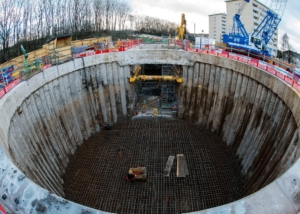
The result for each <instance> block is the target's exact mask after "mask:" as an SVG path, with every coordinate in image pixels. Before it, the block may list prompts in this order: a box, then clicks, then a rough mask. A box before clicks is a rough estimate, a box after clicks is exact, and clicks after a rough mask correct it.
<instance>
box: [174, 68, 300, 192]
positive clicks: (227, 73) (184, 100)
mask: <svg viewBox="0 0 300 214" xmlns="http://www.w3.org/2000/svg"><path fill="white" fill-rule="evenodd" d="M245 67H247V66H246V65H245ZM256 72H259V71H256ZM178 98H179V112H178V114H179V118H181V119H183V120H189V121H191V122H195V123H199V124H201V125H204V126H206V127H207V128H208V129H210V130H211V131H212V132H215V133H217V134H220V135H221V136H222V137H223V139H224V141H225V142H227V144H228V145H229V146H230V147H231V148H232V149H233V152H234V153H235V154H236V157H237V158H238V160H239V162H240V165H241V172H242V174H243V175H244V180H245V194H251V193H253V192H255V191H257V190H258V189H260V188H261V187H263V186H265V185H266V184H268V183H270V182H271V181H273V180H274V179H275V178H276V177H278V176H279V175H281V173H282V172H284V171H286V169H288V168H289V167H290V166H291V162H293V161H295V158H296V157H295V156H294V159H291V157H290V156H288V155H286V154H290V153H293V151H294V149H295V147H296V146H294V147H293V146H290V145H295V144H297V140H298V139H297V136H298V135H297V125H296V122H295V119H294V117H293V115H292V113H291V111H290V110H289V108H288V106H287V105H286V104H285V103H284V102H283V101H282V100H281V99H280V98H279V97H278V96H277V95H276V94H275V93H274V92H272V91H271V90H269V89H268V88H267V87H265V86H263V85H262V84H261V83H259V82H257V81H255V80H253V79H252V78H249V77H248V76H246V75H243V74H241V73H238V72H235V71H233V70H230V69H227V68H222V67H219V66H216V65H210V64H206V63H196V64H195V65H193V66H184V68H183V84H181V85H180V87H179V91H178Z"/></svg>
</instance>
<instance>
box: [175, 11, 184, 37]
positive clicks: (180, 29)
mask: <svg viewBox="0 0 300 214" xmlns="http://www.w3.org/2000/svg"><path fill="white" fill-rule="evenodd" d="M176 33H177V36H176V39H184V37H185V34H186V20H185V14H184V13H183V14H181V24H180V26H179V27H177V28H176Z"/></svg>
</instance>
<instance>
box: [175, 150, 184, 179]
mask: <svg viewBox="0 0 300 214" xmlns="http://www.w3.org/2000/svg"><path fill="white" fill-rule="evenodd" d="M176 176H177V177H178V178H185V169H184V155H183V154H178V155H177V172H176Z"/></svg>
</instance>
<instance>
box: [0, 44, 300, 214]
mask: <svg viewBox="0 0 300 214" xmlns="http://www.w3.org/2000/svg"><path fill="white" fill-rule="evenodd" d="M143 47H144V48H145V46H141V48H143ZM138 64H176V65H181V66H182V68H183V84H181V85H180V86H179V88H178V101H179V117H180V118H181V119H184V120H188V121H191V122H194V123H198V124H202V125H205V126H206V127H207V128H208V129H210V130H211V131H212V132H215V133H217V134H219V135H221V136H222V137H223V139H224V141H225V142H227V144H228V145H229V146H230V147H231V148H232V149H233V151H234V152H235V154H236V157H237V158H238V160H239V162H240V165H241V172H242V173H243V175H244V178H245V193H246V194H251V193H253V192H255V191H257V190H259V189H260V188H261V187H264V186H266V185H267V184H269V183H270V182H271V181H273V180H274V179H275V178H278V177H279V176H280V175H282V174H283V173H284V174H283V175H282V176H281V177H279V178H278V179H276V180H275V181H274V182H272V183H271V184H270V185H268V186H266V187H265V188H263V189H262V190H260V191H258V192H256V193H254V194H252V195H249V196H248V197H246V198H243V199H241V200H239V201H236V202H233V203H231V204H228V205H224V206H221V207H218V208H213V209H210V210H207V211H201V212H200V213H215V212H218V211H220V210H222V211H225V212H227V213H281V212H284V213H293V212H295V211H296V210H297V209H299V208H300V207H298V206H299V205H298V204H299V203H298V202H299V200H298V198H299V197H298V196H299V194H300V193H299V192H300V191H299V189H300V175H299V173H297V172H296V170H297V166H299V164H300V163H299V161H298V157H299V149H298V147H299V139H298V126H299V123H300V118H299V117H300V116H299V115H300V114H299V108H298V106H299V101H300V100H299V93H298V92H296V91H295V90H293V89H292V88H291V87H290V86H288V85H286V84H285V83H284V82H282V81H280V80H279V79H277V78H276V77H274V76H272V75H270V74H268V73H265V72H263V71H260V70H258V69H257V68H254V67H251V66H249V65H247V64H243V63H240V62H236V61H232V60H230V59H224V58H220V57H216V56H210V55H202V54H197V53H188V52H184V51H174V50H147V49H146V50H143V49H140V50H132V51H127V52H124V53H111V54H103V55H95V56H90V57H86V58H83V59H75V60H74V61H72V62H68V63H65V64H63V65H59V66H56V67H53V68H50V69H48V70H46V71H44V72H43V73H40V74H37V75H35V76H34V77H32V78H31V79H29V80H28V81H26V82H22V83H21V84H19V85H18V86H16V87H15V88H14V90H12V91H11V92H9V93H8V94H6V95H5V96H4V97H3V98H2V99H1V100H0V111H1V112H2V113H3V118H2V120H1V123H0V137H1V144H2V149H3V151H4V152H5V154H6V156H5V155H4V154H2V155H1V160H0V164H1V167H2V168H5V169H8V168H9V169H10V170H7V171H5V172H4V173H2V174H1V175H0V176H1V180H2V189H1V190H0V193H1V194H3V193H5V194H7V195H8V196H9V197H8V199H7V200H6V201H4V202H3V203H4V204H5V205H6V206H7V207H9V209H11V210H14V211H15V210H16V209H22V210H24V213H29V212H32V213H37V212H40V211H41V210H44V211H45V212H49V213H51V212H53V209H54V208H53V207H54V205H53V203H54V202H55V203H56V204H58V205H57V206H58V207H60V210H61V211H62V210H66V209H67V210H69V211H70V210H73V211H74V210H76V212H75V211H74V212H75V213H80V212H79V211H78V210H81V212H82V210H89V211H90V212H92V213H102V212H100V211H95V210H92V209H89V208H84V207H83V206H81V205H77V204H75V203H73V202H68V201H65V200H64V199H62V198H60V197H58V196H55V195H53V194H50V193H49V192H47V191H45V189H47V190H49V191H50V192H53V193H55V194H57V195H59V196H64V193H63V189H62V184H63V180H62V176H63V174H64V169H65V167H66V166H67V164H68V158H69V156H70V155H72V154H74V152H75V151H76V149H77V147H78V146H80V145H81V144H82V142H83V141H84V140H85V139H87V138H89V137H90V136H91V135H93V134H94V133H96V132H98V131H99V130H100V126H101V124H102V123H104V122H109V123H116V122H118V121H122V120H124V119H127V118H128V117H130V114H131V108H132V106H133V105H134V104H135V102H136V96H137V86H136V85H135V84H129V82H128V78H129V76H130V71H131V70H133V67H134V66H135V65H138ZM6 157H8V158H10V159H11V160H12V161H13V162H14V164H15V165H16V166H17V167H18V168H16V167H15V166H13V165H12V164H11V163H10V162H9V161H7V158H6ZM4 160H5V161H4ZM224 161H226V160H224ZM293 164H294V165H293ZM292 165H293V166H292ZM291 166H292V167H291ZM289 168H290V169H289ZM19 169H20V170H21V171H22V172H23V173H24V174H25V175H26V176H27V177H28V178H30V179H31V180H32V181H34V182H35V183H37V184H39V185H40V186H42V187H44V188H45V189H42V188H39V187H37V186H36V184H34V183H32V182H31V181H30V179H28V178H26V177H24V175H23V174H22V173H21V172H20V170H19ZM287 169H289V170H287ZM286 170H287V171H286ZM0 172H1V171H0ZM12 174H14V175H13V176H14V177H18V178H20V179H16V180H15V181H11V176H12ZM4 184H5V185H4ZM9 185H10V187H9V188H8V187H7V186H9ZM12 186H14V188H12ZM29 193H30V194H29ZM29 196H30V197H29ZM16 198H17V199H18V200H19V201H18V202H20V201H21V203H16V202H15V199H16ZM53 198H54V199H55V200H54V199H53ZM262 198H264V199H265V203H263V204H262V203H261V199H262ZM12 204H13V205H12ZM25 204H26V205H25ZM265 205H266V206H267V207H266V206H265ZM56 211H57V210H56ZM57 212H58V211H57Z"/></svg>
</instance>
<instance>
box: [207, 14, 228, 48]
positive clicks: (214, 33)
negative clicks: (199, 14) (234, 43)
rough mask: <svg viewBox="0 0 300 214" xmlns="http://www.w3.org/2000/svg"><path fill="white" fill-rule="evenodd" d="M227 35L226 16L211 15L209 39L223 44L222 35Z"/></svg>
mask: <svg viewBox="0 0 300 214" xmlns="http://www.w3.org/2000/svg"><path fill="white" fill-rule="evenodd" d="M224 33H226V14H225V13H217V14H212V15H209V38H212V39H214V40H216V42H222V35H223V34H224Z"/></svg>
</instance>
